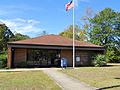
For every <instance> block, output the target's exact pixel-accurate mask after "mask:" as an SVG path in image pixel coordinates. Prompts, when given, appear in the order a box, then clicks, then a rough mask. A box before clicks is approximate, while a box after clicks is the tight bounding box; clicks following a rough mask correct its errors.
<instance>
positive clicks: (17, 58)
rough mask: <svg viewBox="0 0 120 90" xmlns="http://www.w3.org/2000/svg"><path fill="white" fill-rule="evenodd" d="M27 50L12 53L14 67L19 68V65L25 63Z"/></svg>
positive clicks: (17, 50)
mask: <svg viewBox="0 0 120 90" xmlns="http://www.w3.org/2000/svg"><path fill="white" fill-rule="evenodd" d="M26 58H27V50H26V49H15V51H14V66H15V67H16V66H20V64H21V63H23V62H26Z"/></svg>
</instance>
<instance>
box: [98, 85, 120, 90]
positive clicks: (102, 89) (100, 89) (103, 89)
mask: <svg viewBox="0 0 120 90" xmlns="http://www.w3.org/2000/svg"><path fill="white" fill-rule="evenodd" d="M116 87H120V85H115V86H109V87H103V88H99V89H96V90H105V89H110V88H116Z"/></svg>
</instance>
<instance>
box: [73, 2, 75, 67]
mask: <svg viewBox="0 0 120 90" xmlns="http://www.w3.org/2000/svg"><path fill="white" fill-rule="evenodd" d="M73 4H75V2H74V0H73ZM74 7H75V5H73V69H74V68H75V17H74V16H75V8H74Z"/></svg>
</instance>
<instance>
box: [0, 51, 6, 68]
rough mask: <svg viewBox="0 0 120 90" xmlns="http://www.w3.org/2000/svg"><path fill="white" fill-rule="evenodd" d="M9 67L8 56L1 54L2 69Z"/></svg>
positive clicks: (0, 65)
mask: <svg viewBox="0 0 120 90" xmlns="http://www.w3.org/2000/svg"><path fill="white" fill-rule="evenodd" d="M6 66H7V55H6V53H3V54H0V68H4V67H6Z"/></svg>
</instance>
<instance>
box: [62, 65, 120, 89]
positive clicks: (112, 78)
mask: <svg viewBox="0 0 120 90" xmlns="http://www.w3.org/2000/svg"><path fill="white" fill-rule="evenodd" d="M62 72H64V73H66V74H68V75H70V76H72V77H74V78H76V79H78V80H80V81H82V82H85V83H87V84H89V85H91V86H94V87H97V88H101V89H102V88H103V89H102V90H120V64H119V65H115V66H109V67H79V68H78V69H75V70H73V69H66V70H62Z"/></svg>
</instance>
